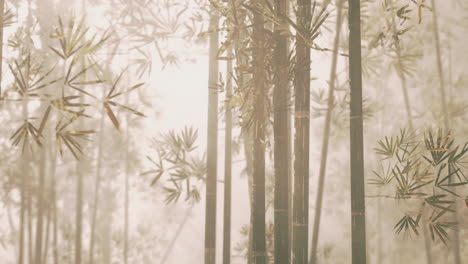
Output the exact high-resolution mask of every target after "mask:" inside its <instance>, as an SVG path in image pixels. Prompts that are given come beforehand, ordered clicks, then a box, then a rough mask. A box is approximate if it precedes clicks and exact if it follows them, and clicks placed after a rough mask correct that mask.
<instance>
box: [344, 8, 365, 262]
mask: <svg viewBox="0 0 468 264" xmlns="http://www.w3.org/2000/svg"><path fill="white" fill-rule="evenodd" d="M348 4H349V78H350V86H351V103H350V141H351V142H350V143H351V144H350V154H351V240H352V241H351V242H352V263H353V264H365V263H366V218H365V217H366V214H365V200H364V197H365V188H364V142H363V124H362V123H363V116H362V70H361V10H360V1H359V0H348Z"/></svg>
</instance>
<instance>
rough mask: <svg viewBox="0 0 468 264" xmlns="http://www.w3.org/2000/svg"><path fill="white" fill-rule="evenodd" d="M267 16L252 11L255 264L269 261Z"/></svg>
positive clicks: (257, 2) (259, 2)
mask: <svg viewBox="0 0 468 264" xmlns="http://www.w3.org/2000/svg"><path fill="white" fill-rule="evenodd" d="M251 4H252V6H254V8H256V9H257V10H262V9H263V5H264V2H263V0H252V2H251ZM264 23H265V21H264V18H263V15H262V14H261V13H260V12H253V31H252V64H253V71H254V72H253V85H254V87H253V89H254V91H253V96H254V97H253V98H254V101H253V104H254V105H253V113H252V114H253V115H254V116H253V123H252V125H253V127H252V128H253V139H254V141H253V151H252V153H253V186H252V190H253V197H252V198H253V199H252V208H251V219H252V251H251V258H252V263H253V264H265V263H267V253H266V237H265V125H266V122H265V121H266V113H265V98H266V87H265V72H264V71H265V69H264V65H265V31H264Z"/></svg>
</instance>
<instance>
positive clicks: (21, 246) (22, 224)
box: [18, 166, 26, 264]
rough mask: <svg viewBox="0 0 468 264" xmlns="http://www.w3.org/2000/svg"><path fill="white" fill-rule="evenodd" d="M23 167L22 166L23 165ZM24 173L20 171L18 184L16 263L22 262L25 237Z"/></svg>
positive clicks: (20, 263)
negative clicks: (18, 212)
mask: <svg viewBox="0 0 468 264" xmlns="http://www.w3.org/2000/svg"><path fill="white" fill-rule="evenodd" d="M23 167H24V166H23ZM25 188H26V175H24V173H21V186H20V200H21V202H20V203H21V204H20V226H19V236H20V237H19V253H18V264H23V263H24V237H25V232H24V231H25V212H26V194H25Z"/></svg>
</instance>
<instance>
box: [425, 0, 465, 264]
mask: <svg viewBox="0 0 468 264" xmlns="http://www.w3.org/2000/svg"><path fill="white" fill-rule="evenodd" d="M431 4H432V20H433V22H432V26H433V32H434V39H435V45H436V58H437V73H438V76H439V93H440V100H441V101H442V114H443V119H444V129H445V131H446V132H447V133H448V131H449V130H450V117H449V113H448V107H447V98H446V97H447V96H446V88H445V76H444V69H443V65H442V52H441V49H440V36H439V24H438V20H437V6H436V4H435V1H434V0H431ZM454 209H455V211H454V216H453V220H454V222H458V212H457V203H456V202H455V203H454ZM452 237H453V255H454V259H455V264H461V263H462V259H461V254H460V237H459V234H458V230H453V233H452Z"/></svg>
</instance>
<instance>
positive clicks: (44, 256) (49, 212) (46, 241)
mask: <svg viewBox="0 0 468 264" xmlns="http://www.w3.org/2000/svg"><path fill="white" fill-rule="evenodd" d="M48 201H49V202H50V201H51V200H50V197H49V199H48ZM51 218H52V209H51V208H50V206H47V223H46V230H45V237H44V248H43V249H42V252H43V253H42V263H43V264H47V253H48V252H49V238H50V224H51V222H52V221H51V220H52V219H51Z"/></svg>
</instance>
